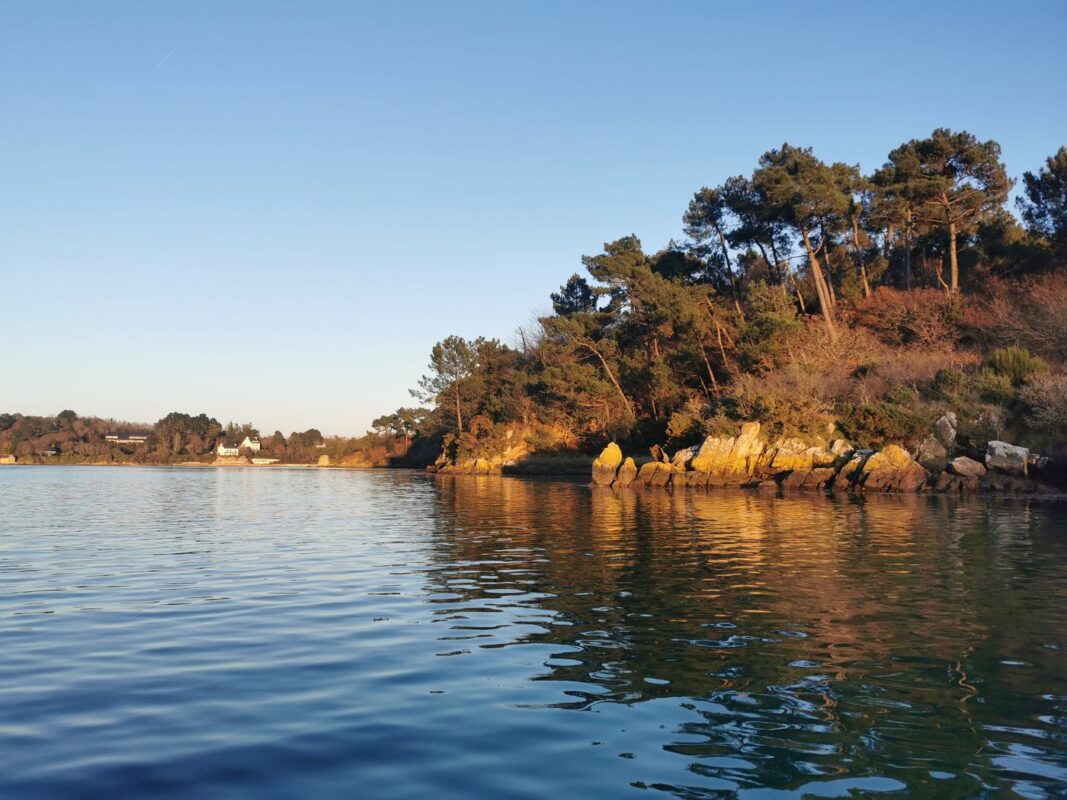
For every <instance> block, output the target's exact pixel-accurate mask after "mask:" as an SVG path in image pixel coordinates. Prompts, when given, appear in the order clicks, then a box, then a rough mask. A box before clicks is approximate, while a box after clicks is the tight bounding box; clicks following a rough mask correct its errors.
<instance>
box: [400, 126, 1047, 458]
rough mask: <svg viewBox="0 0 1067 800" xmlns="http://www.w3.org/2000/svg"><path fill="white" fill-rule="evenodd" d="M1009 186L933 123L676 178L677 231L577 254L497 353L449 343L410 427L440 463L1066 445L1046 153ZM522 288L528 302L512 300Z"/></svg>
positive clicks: (978, 152) (970, 142)
mask: <svg viewBox="0 0 1067 800" xmlns="http://www.w3.org/2000/svg"><path fill="white" fill-rule="evenodd" d="M1013 185H1014V181H1013V180H1012V179H1011V178H1010V177H1009V176H1008V174H1007V171H1006V169H1005V167H1004V164H1003V163H1002V162H1001V158H1000V146H999V145H998V144H997V143H996V142H994V141H982V140H979V139H978V138H976V137H975V136H973V135H972V134H970V133H966V132H954V131H950V130H946V129H938V130H935V131H934V132H933V133H932V134H931V135H930V136H928V137H926V138H922V139H915V140H912V141H909V142H906V143H904V144H902V145H900V147H897V148H896V149H894V150H893V151H892V152H890V153H889V154H888V156H887V158H886V161H885V163H884V164H883V165H882V166H881V167H880V168H878V169H877V170H875V171H874V172H873V173H871V174H863V173H862V172H861V170H860V169H859V168H858V167H857V166H854V165H849V164H843V163H827V162H824V161H822V160H820V159H819V158H818V157H817V156H816V155H815V154H814V153H813V151H812V150H811V149H809V148H803V147H794V146H792V145H789V144H784V145H782V146H781V147H780V148H776V149H773V150H770V151H768V152H766V153H765V154H764V155H763V156H762V157H761V158H760V159H759V161H758V163H757V164H756V166H755V169H754V170H753V172H752V173H751V174H749V175H738V176H735V177H731V178H729V179H727V180H726V181H725V182H723V183H722V184H721V185H719V186H714V187H704V188H701V189H700V190H699V191H697V192H695V193H694V195H693V198H692V201H691V202H690V203H689V205H688V208H686V209H684V210H682V213H681V214H680V218H681V230H680V236H679V239H678V240H676V241H671V242H670V243H669V244H668V245H667V246H666V247H664V248H663V249H661V250H658V251H656V252H646V250H645V249H644V247H643V245H642V243H641V241H640V240H639V239H638V238H637V237H636V236H634V235H629V236H623V237H622V238H619V239H616V240H614V241H611V242H609V243H607V244H605V246H604V251H603V252H602V253H599V254H596V255H589V256H584V257H583V258H582V259H581V261H582V264H583V266H584V268H585V269H584V274H574V275H572V276H571V277H570V278H569V279H568V280H567V281H566V282H565V283H564V284H563V285H562V286H561V287H560V289H559V291H558V292H556V293H553V294H552V295H551V301H552V307H553V313H552V314H549V315H547V316H544V317H541V318H540V319H538V320H537V321H536V323H534V324H532V325H528V326H525V327H522V328H520V329H518V332H517V336H516V341H515V343H514V344H513V345H507V344H503V343H501V342H500V341H498V340H496V339H484V338H477V339H473V340H468V339H464V338H461V337H458V336H449V337H447V338H445V339H443V340H442V341H441V342H439V343H438V344H437V345H436V346H435V347H434V348H433V351H432V353H431V356H430V370H429V373H428V374H427V375H426V376H425V377H424V378H423V379H422V380H421V381H420V383H419V387H418V389H416V390H414V391H413V394H414V395H416V396H417V397H419V398H420V399H421V400H422V401H423V402H425V403H426V404H427V405H429V406H430V412H429V413H428V414H426V415H425V416H424V417H423V418H422V419H421V420H419V421H418V422H417V423H416V424H414V426H413V427H414V434H413V435H414V438H415V440H416V441H422V440H428V439H434V440H438V441H441V442H442V444H443V445H444V448H445V454H446V456H448V457H450V458H453V459H459V458H470V457H482V456H488V455H490V454H493V453H500V452H502V451H504V450H508V451H509V452H510V450H512V449H514V445H515V443H516V439H515V435H516V433H517V432H518V433H519V435H520V436H521V438H522V440H523V441H524V442H525V443H526V445H527V449H531V450H541V451H544V450H552V449H556V450H561V449H572V450H573V449H579V450H591V449H596V448H599V447H600V446H601V445H602V444H603V443H604V442H605V441H606V440H608V439H615V440H617V441H620V442H626V443H629V444H630V445H631V446H635V445H649V444H652V443H670V444H673V445H675V446H681V445H687V444H691V443H694V442H697V441H700V439H701V437H703V436H704V435H707V434H709V433H716V432H719V431H734V432H736V429H737V424H738V423H739V422H740V421H744V420H750V419H755V420H759V421H761V422H763V423H764V426H765V429H766V430H767V431H768V433H770V434H775V433H781V434H790V435H800V436H806V437H811V438H819V437H827V436H829V435H831V434H832V435H843V436H846V437H847V438H849V439H851V440H853V441H855V442H858V443H865V442H869V443H878V444H884V443H887V442H898V443H902V444H914V443H915V441H917V439H918V438H919V437H920V436H921V435H922V433H923V432H924V431H927V430H928V429H929V425H930V423H931V421H932V420H933V419H935V418H936V417H937V415H939V414H941V413H943V412H944V411H945V410H949V409H951V410H953V411H955V412H956V413H957V415H958V416H959V417H960V420H961V423H960V424H961V437H963V439H964V441H966V439H967V437H973V440H974V441H975V442H979V441H984V439H985V438H1004V437H1011V438H1015V439H1018V440H1023V441H1026V442H1029V443H1031V444H1033V445H1034V446H1035V447H1040V448H1043V449H1049V448H1052V449H1055V448H1057V447H1060V448H1062V446H1063V442H1064V440H1065V438H1067V378H1065V376H1064V373H1063V365H1064V362H1065V360H1067V279H1065V273H1064V264H1065V263H1067V148H1060V149H1059V151H1058V152H1057V153H1056V154H1055V155H1053V156H1051V157H1050V158H1048V159H1047V161H1046V163H1045V164H1044V165H1043V166H1041V167H1040V168H1039V169H1037V171H1035V172H1027V173H1025V174H1024V175H1023V176H1022V186H1021V188H1022V196H1021V197H1020V199H1019V201H1018V212H1019V216H1018V217H1017V216H1015V215H1014V214H1012V213H1011V212H1010V211H1009V210H1008V208H1007V200H1008V196H1009V191H1010V190H1011V188H1012V186H1013ZM534 303H536V298H531V304H534Z"/></svg>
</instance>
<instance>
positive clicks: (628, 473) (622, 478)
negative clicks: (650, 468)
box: [615, 456, 637, 486]
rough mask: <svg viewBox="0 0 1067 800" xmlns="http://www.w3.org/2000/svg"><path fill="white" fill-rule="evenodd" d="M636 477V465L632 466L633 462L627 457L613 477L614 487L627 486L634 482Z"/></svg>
mask: <svg viewBox="0 0 1067 800" xmlns="http://www.w3.org/2000/svg"><path fill="white" fill-rule="evenodd" d="M636 477H637V465H636V464H634V460H633V459H632V458H630V457H629V456H627V457H626V460H625V461H623V462H622V466H620V467H619V472H618V474H617V475H616V476H615V485H616V486H629V485H630V484H631V483H633V482H634V479H635V478H636Z"/></svg>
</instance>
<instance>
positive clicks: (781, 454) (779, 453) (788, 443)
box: [766, 439, 818, 472]
mask: <svg viewBox="0 0 1067 800" xmlns="http://www.w3.org/2000/svg"><path fill="white" fill-rule="evenodd" d="M817 449H818V448H810V450H817ZM766 455H767V456H769V458H768V461H769V463H768V464H767V467H768V468H769V469H770V470H771V471H773V472H787V471H796V470H809V469H811V468H812V466H814V464H813V456H812V453H811V452H809V448H808V446H807V443H806V442H803V441H801V440H800V439H780V440H779V441H778V442H776V443H775V446H774V448H773V449H770V450H769V451H768V453H767V454H766Z"/></svg>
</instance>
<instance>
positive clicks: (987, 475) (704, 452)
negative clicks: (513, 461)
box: [592, 414, 1064, 494]
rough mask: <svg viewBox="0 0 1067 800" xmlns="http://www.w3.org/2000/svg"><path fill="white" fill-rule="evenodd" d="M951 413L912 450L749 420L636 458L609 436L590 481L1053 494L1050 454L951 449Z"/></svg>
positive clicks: (991, 447)
mask: <svg viewBox="0 0 1067 800" xmlns="http://www.w3.org/2000/svg"><path fill="white" fill-rule="evenodd" d="M954 443H955V419H954V418H953V417H952V415H951V414H947V415H945V416H944V417H942V418H941V419H939V420H938V423H937V425H936V426H935V434H934V435H931V436H930V437H928V438H927V439H926V440H924V441H923V442H922V443H921V444H920V446H919V447H918V448H917V450H916V453H915V454H914V455H912V454H911V453H909V452H908V451H907V450H905V449H904V448H902V447H900V446H898V445H895V444H889V445H886V446H885V447H883V448H881V449H880V450H874V449H865V448H858V447H854V446H853V445H851V444H850V443H849V442H847V441H845V440H843V439H837V440H834V441H833V442H831V443H829V444H826V445H824V444H815V445H811V444H809V443H807V442H805V441H803V440H801V439H798V438H791V437H785V438H778V439H776V440H774V441H768V440H767V439H766V438H765V437H763V436H761V431H760V424H759V423H758V422H748V423H745V424H744V425H742V426H741V430H740V433H739V434H738V435H737V436H732V437H724V436H709V437H707V438H706V439H705V440H704V442H703V443H702V444H701V445H700V446H699V447H689V448H685V449H683V450H679V451H677V452H676V453H674V455H673V457H669V456H668V454H667V453H666V452H665V451H664V450H663V449H662V448H660V447H653V448H652V450H651V458H647V459H642V461H641V463H639V462H638V461H637V460H635V459H634V458H633V457H632V456H624V454H623V452H622V450H621V448H620V447H619V446H618V445H617V444H615V443H614V442H612V443H611V444H609V445H608V446H607V447H605V448H604V450H603V452H602V453H601V454H600V456H599V457H597V459H596V460H595V461H594V462H593V468H592V476H593V485H594V486H599V487H614V488H656V487H662V488H674V489H678V488H687V489H713V488H717V487H726V486H734V487H741V488H751V489H773V490H776V491H777V490H796V491H821V492H851V493H865V492H890V493H894V492H895V493H917V492H938V493H946V494H952V493H954V494H959V493H974V492H996V493H1006V494H1035V493H1058V492H1061V491H1063V488H1064V484H1063V480H1062V478H1063V475H1062V473H1060V472H1059V471H1058V470H1057V469H1056V468H1055V467H1056V465H1053V464H1051V463H1050V462H1049V460H1048V459H1046V458H1043V457H1041V456H1037V455H1034V454H1032V453H1030V451H1029V450H1027V449H1026V448H1024V447H1018V446H1015V445H1012V444H1009V443H1007V442H1001V441H990V442H988V444H987V446H986V451H985V454H984V457H983V459H982V460H981V461H979V460H977V459H975V458H971V457H970V456H968V455H957V456H955V457H954V458H950V457H949V454H950V452H951V450H952V447H953V445H954Z"/></svg>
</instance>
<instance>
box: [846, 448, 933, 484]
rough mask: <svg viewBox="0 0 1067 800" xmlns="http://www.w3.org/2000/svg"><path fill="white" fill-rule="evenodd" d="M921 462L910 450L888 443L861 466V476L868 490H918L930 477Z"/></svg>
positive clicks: (854, 481) (860, 479)
mask: <svg viewBox="0 0 1067 800" xmlns="http://www.w3.org/2000/svg"><path fill="white" fill-rule="evenodd" d="M928 477H929V476H928V474H927V472H926V470H925V469H923V467H922V465H921V464H918V463H917V462H915V461H913V460H912V458H911V456H910V455H908V452H907V451H906V450H905V449H904V448H902V447H898V446H897V445H895V444H890V445H886V446H885V447H883V448H882V450H881V451H880V452H877V453H873V454H872V455H870V456H869V457H868V458H867V460H866V461H864V462H863V466H862V467H860V478H859V479H856V480H853V481H852V482H853V484H855V483H856V482H857V480H858V481H862V484H863V488H864V490H866V491H875V492H916V491H918V490H919V489H920V488H922V487H923V486H924V485H925V484H926V481H927V479H928Z"/></svg>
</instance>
